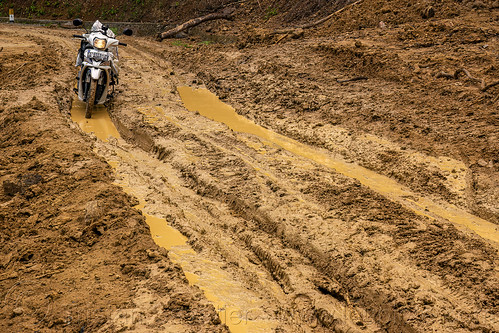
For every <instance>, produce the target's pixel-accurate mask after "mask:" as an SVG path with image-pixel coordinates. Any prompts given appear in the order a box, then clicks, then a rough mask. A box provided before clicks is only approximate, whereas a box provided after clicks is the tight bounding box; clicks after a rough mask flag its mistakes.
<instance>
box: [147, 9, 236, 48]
mask: <svg viewBox="0 0 499 333" xmlns="http://www.w3.org/2000/svg"><path fill="white" fill-rule="evenodd" d="M233 13H234V9H232V8H227V9H225V10H224V11H222V12H220V13H211V14H208V15H205V16H201V17H197V18H195V19H192V20H189V21H187V22H185V23H182V24H180V25H178V26H176V27H175V28H173V29H170V30H168V31H165V32H162V33H160V34H158V36H157V38H158V40H160V41H161V40H163V39H165V38H171V37H175V35H177V34H178V33H179V32H182V31H184V30H187V29H189V28H192V27H195V26H196V25H198V24H201V23H203V22H206V21H213V20H232V19H233V15H232V14H233Z"/></svg>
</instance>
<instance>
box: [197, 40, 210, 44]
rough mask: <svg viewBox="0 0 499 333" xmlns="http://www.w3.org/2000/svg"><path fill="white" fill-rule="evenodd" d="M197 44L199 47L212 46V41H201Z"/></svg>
mask: <svg viewBox="0 0 499 333" xmlns="http://www.w3.org/2000/svg"><path fill="white" fill-rule="evenodd" d="M198 44H200V45H210V44H213V41H211V40H203V41H202V42H199V43H198Z"/></svg>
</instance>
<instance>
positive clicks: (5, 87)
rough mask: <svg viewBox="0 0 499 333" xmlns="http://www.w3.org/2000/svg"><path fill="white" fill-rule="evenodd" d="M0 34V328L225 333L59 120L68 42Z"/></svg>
mask: <svg viewBox="0 0 499 333" xmlns="http://www.w3.org/2000/svg"><path fill="white" fill-rule="evenodd" d="M16 30H17V31H16ZM0 31H1V37H0V45H1V46H2V47H3V50H2V51H1V52H0V96H1V97H0V99H1V105H0V140H1V144H0V150H1V154H0V184H1V186H2V187H1V189H0V244H1V245H0V267H1V270H0V302H1V304H2V306H1V310H0V330H1V331H2V332H14V331H16V332H17V331H43V332H46V331H54V332H55V331H57V332H62V331H64V332H75V331H78V332H83V331H85V332H90V331H93V332H95V331H97V330H98V329H103V328H102V327H103V325H105V326H104V327H107V328H104V329H103V330H104V331H108V332H109V331H113V330H121V329H131V328H136V329H139V328H141V327H142V328H147V327H148V326H147V325H151V324H153V327H155V328H156V329H169V328H172V327H176V328H178V329H180V330H184V331H187V330H194V329H195V330H198V331H203V332H204V331H206V332H208V331H211V332H223V331H226V330H225V329H224V328H223V327H222V326H221V325H219V323H220V319H219V318H218V316H217V314H216V312H215V310H214V308H213V306H212V305H211V304H209V303H208V302H207V301H206V300H205V299H204V297H203V296H202V294H201V292H200V291H199V290H198V289H196V288H193V287H190V286H189V285H188V284H187V281H186V279H185V277H184V275H183V272H182V269H181V268H180V267H179V266H178V265H175V264H173V263H172V262H171V261H170V259H169V258H168V254H167V253H166V251H164V250H161V249H160V248H158V247H157V246H156V245H155V244H154V242H153V240H152V238H151V235H150V232H149V228H148V226H147V225H146V224H145V222H144V217H143V216H142V215H141V214H140V213H139V212H138V211H137V210H136V209H134V208H133V206H134V205H136V204H137V202H136V201H135V199H134V198H132V197H130V196H128V195H126V194H125V193H123V191H122V190H121V189H120V188H119V187H117V186H115V185H113V184H112V182H113V174H112V170H111V168H110V166H109V165H108V164H107V163H105V161H103V160H102V159H101V158H99V157H97V156H96V155H95V154H94V153H93V152H92V141H91V140H89V139H88V138H86V137H84V136H82V135H81V133H80V131H78V130H76V128H75V126H74V125H72V126H71V125H70V122H69V121H68V118H67V117H66V116H65V114H63V113H61V112H60V110H61V109H63V110H68V109H69V96H70V91H69V87H70V82H71V81H72V79H73V75H74V74H73V73H72V69H71V62H72V58H73V57H72V56H73V55H74V52H73V49H72V46H73V45H72V44H73V43H72V42H71V41H70V39H69V38H67V36H64V37H62V38H61V37H59V38H56V39H54V38H53V37H52V38H50V37H49V38H47V37H46V36H44V33H43V32H41V31H38V30H37V29H25V28H23V27H20V26H16V27H15V28H14V27H13V26H11V25H1V26H0ZM66 38H67V39H66ZM144 295H146V296H147V300H148V301H147V303H146V304H145V305H144V304H143V303H141V302H140V301H139V299H144V297H145V296H144ZM149 301H150V303H149ZM119 311H121V312H119ZM116 313H121V319H119V320H115V321H114V322H111V321H110V318H111V317H113V316H115V314H116Z"/></svg>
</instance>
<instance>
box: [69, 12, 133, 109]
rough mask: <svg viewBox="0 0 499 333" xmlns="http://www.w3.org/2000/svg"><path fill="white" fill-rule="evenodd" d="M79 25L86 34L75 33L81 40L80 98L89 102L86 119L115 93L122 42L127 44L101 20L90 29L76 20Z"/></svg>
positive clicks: (79, 62)
mask: <svg viewBox="0 0 499 333" xmlns="http://www.w3.org/2000/svg"><path fill="white" fill-rule="evenodd" d="M73 25H74V26H75V27H79V26H82V27H83V28H84V29H85V31H86V34H83V35H73V37H74V38H78V39H80V40H81V45H80V49H79V51H78V55H77V58H76V65H75V66H76V67H80V70H79V72H78V76H77V77H76V80H77V88H75V92H76V94H77V95H78V99H79V100H80V101H82V102H84V103H86V108H85V118H91V117H92V111H93V109H94V107H95V106H96V105H97V104H104V103H105V102H107V101H108V100H109V99H110V98H112V97H113V96H114V87H115V85H117V84H118V74H119V68H118V62H119V57H118V45H121V46H127V44H125V43H121V42H120V41H119V40H117V39H116V38H115V37H116V35H115V34H114V32H113V31H112V30H111V29H109V28H108V27H107V26H105V25H103V24H102V23H101V22H99V21H98V20H97V21H95V23H94V24H93V25H92V28H91V29H90V32H89V31H88V30H87V29H86V28H85V27H84V26H83V21H82V20H80V19H75V20H74V21H73ZM132 33H133V32H132V30H131V29H125V30H124V31H123V34H124V35H126V36H131V35H132Z"/></svg>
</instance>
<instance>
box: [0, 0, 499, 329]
mask: <svg viewBox="0 0 499 333" xmlns="http://www.w3.org/2000/svg"><path fill="white" fill-rule="evenodd" d="M377 4H378V3H377V2H375V1H365V6H367V7H362V6H356V7H352V9H351V12H349V13H347V14H345V15H346V16H347V17H348V15H350V17H351V18H352V20H351V21H353V20H354V19H355V18H356V17H357V16H356V15H359V14H358V13H359V12H362V11H363V10H364V11H365V12H366V13H369V10H373V9H372V8H374V10H375V11H376V10H380V15H381V16H380V17H384V16H383V15H385V16H386V15H391V14H390V13H392V12H393V8H392V9H391V10H392V11H388V9H383V10H382V9H380V8H378V7H379V6H378V5H377ZM464 5H466V4H464ZM464 5H455V6H457V7H455V8H457V9H459V10H462V11H463V12H462V13H461V12H457V13H458V14H460V15H458V16H456V15H450V14H449V11H450V10H449V11H447V12H445V10H444V9H442V10H441V12H440V13H442V12H444V13H446V14H445V15H443V14H440V13H439V12H438V11H437V16H436V18H434V19H432V20H430V21H425V20H422V19H421V18H420V17H419V16H418V15H413V16H410V15H408V16H407V17H406V18H405V19H404V20H405V21H404V20H401V21H400V22H391V21H390V20H389V19H388V20H387V19H385V20H386V22H387V24H388V26H387V27H385V28H380V27H379V26H377V24H378V23H379V22H377V19H376V21H373V22H375V23H374V24H375V26H372V24H371V23H369V22H367V23H366V24H369V25H368V26H365V27H361V29H359V26H358V25H353V24H352V26H348V25H347V24H344V25H343V26H344V27H345V28H344V30H346V31H339V30H340V28H339V26H336V25H334V24H332V25H330V26H329V25H325V26H323V27H321V28H320V29H317V30H314V31H310V32H307V33H306V34H305V36H304V37H302V38H300V39H292V38H291V36H289V37H286V38H282V39H280V38H281V37H282V36H281V37H279V36H277V37H276V36H274V35H272V34H269V33H268V31H261V30H258V31H256V30H251V31H250V30H248V31H249V32H248V36H246V37H240V39H239V40H238V42H235V43H229V44H226V43H222V42H215V43H203V41H204V40H205V39H206V38H208V37H209V34H206V31H204V32H203V34H201V35H197V37H196V35H193V38H192V39H184V40H182V41H177V42H176V43H171V42H168V41H165V42H163V43H159V42H155V41H153V40H152V39H151V38H149V39H148V38H130V39H127V40H126V41H125V42H128V43H129V46H128V47H127V48H122V50H120V52H121V55H122V57H123V60H122V61H121V66H122V73H123V74H122V76H121V78H120V82H121V85H120V88H119V94H118V96H117V98H116V99H115V100H114V101H113V103H112V105H111V106H110V108H109V112H110V115H111V118H112V120H113V122H114V124H115V125H116V127H117V129H118V130H119V132H120V134H121V136H122V137H123V138H124V139H125V141H126V142H125V141H120V140H110V141H109V142H107V143H105V142H101V141H100V140H97V139H95V137H92V136H90V137H87V136H86V135H84V134H83V133H81V132H80V131H79V130H78V128H77V126H75V125H74V124H72V123H71V121H70V120H69V117H68V112H69V104H70V103H69V100H68V96H70V92H69V91H70V88H71V85H72V83H73V82H72V80H73V75H74V74H73V73H72V72H71V70H70V64H71V61H72V57H71V53H72V52H70V51H72V50H73V49H75V48H76V42H73V41H71V40H70V38H69V36H70V35H71V32H68V31H62V30H56V29H53V30H50V29H42V28H24V27H19V29H17V30H16V29H12V28H11V26H8V25H1V26H0V29H1V31H2V35H1V36H0V42H2V43H3V42H4V40H14V39H16V37H22V39H23V40H24V41H23V43H32V44H33V45H35V46H38V47H40V50H39V51H40V54H39V55H38V56H37V57H35V58H36V59H38V64H37V63H36V62H35V63H34V62H33V61H30V59H29V57H32V58H33V57H34V56H33V54H29V53H26V54H24V53H23V52H20V53H17V54H15V55H14V54H10V55H9V54H8V53H4V52H2V53H0V57H2V62H1V67H0V70H1V73H2V75H1V76H0V80H1V81H0V83H1V87H2V89H1V90H0V94H1V95H2V103H3V105H2V113H1V114H0V116H1V117H2V118H3V119H2V120H3V121H2V124H4V125H2V127H1V133H2V139H3V140H2V142H3V144H2V152H4V151H5V153H3V154H2V159H1V160H0V161H1V163H2V164H1V165H2V169H1V172H2V173H1V174H0V177H1V178H0V180H1V181H2V183H3V193H1V195H2V196H1V197H0V198H1V203H0V205H1V208H2V210H1V214H2V215H1V217H2V238H3V242H2V248H1V251H2V253H1V255H2V262H0V264H1V265H3V266H2V267H3V269H4V271H3V272H2V273H3V275H2V278H1V280H0V285H1V288H2V289H1V291H2V294H1V295H2V296H3V297H4V299H6V300H10V301H11V303H12V302H13V303H14V304H8V305H6V306H4V307H3V308H2V313H1V315H2V317H1V319H0V323H1V325H4V327H6V329H7V330H9V329H10V328H11V327H15V328H19V329H21V328H22V327H23V326H22V325H28V328H33V327H36V325H43V326H41V327H43V328H44V329H46V330H50V329H52V330H56V329H60V330H62V329H64V328H65V327H66V326H65V325H68V326H67V330H68V331H69V330H71V329H72V330H74V329H80V327H82V326H83V325H85V327H87V328H88V329H89V330H98V329H100V330H102V331H106V330H109V329H115V330H119V329H125V330H134V329H135V330H137V331H139V330H140V329H144V328H147V329H150V330H160V329H168V328H169V329H171V330H174V327H175V326H174V325H179V327H180V328H179V329H178V330H177V331H203V332H204V331H210V330H211V331H223V330H225V328H224V327H222V325H219V322H220V320H219V319H218V317H217V316H216V314H215V311H214V308H213V306H211V305H210V304H209V302H208V301H207V300H206V298H205V295H203V293H202V292H200V291H199V290H198V289H196V287H190V286H188V285H187V282H186V280H185V278H184V277H183V273H182V268H180V267H179V266H178V265H176V264H173V263H172V262H171V261H170V260H169V259H168V254H167V252H166V251H163V250H161V249H160V248H158V247H157V246H156V245H155V244H154V242H153V241H152V239H151V237H150V234H149V232H148V230H147V229H148V228H147V226H146V225H145V223H144V219H143V218H142V216H141V215H140V214H139V213H138V212H137V210H135V209H133V206H134V205H135V204H136V203H137V202H134V199H133V198H132V197H130V196H127V195H126V194H124V193H123V192H122V191H121V190H120V189H118V188H117V187H116V186H115V185H112V182H113V177H115V176H113V173H112V172H111V169H110V168H109V167H108V166H107V165H106V164H105V162H104V161H105V160H108V161H111V160H112V161H114V162H116V163H117V164H118V165H119V166H118V167H117V171H118V175H120V176H118V178H126V181H127V182H128V183H129V184H133V185H134V187H135V188H136V189H137V191H140V192H141V194H142V195H143V196H144V198H145V207H144V209H145V211H147V212H148V213H151V214H153V213H154V214H156V215H158V216H162V217H164V218H165V219H166V220H167V221H168V223H169V224H171V225H172V226H174V227H175V228H176V229H178V230H180V231H181V232H182V234H184V235H185V236H186V237H187V238H188V242H189V244H190V245H191V246H192V248H193V249H195V251H196V252H197V253H198V254H199V255H200V256H202V257H204V258H206V260H212V261H216V262H219V263H220V268H221V269H222V270H223V271H224V272H225V273H226V275H227V276H229V277H230V278H228V279H230V280H232V281H238V282H239V283H240V284H241V285H243V286H244V287H243V289H244V288H246V292H247V293H248V295H250V294H251V295H252V296H251V297H254V298H255V299H259V300H260V301H261V303H258V304H256V303H255V307H254V308H251V309H245V310H246V311H249V310H251V313H253V314H255V313H256V314H257V317H259V318H264V319H265V320H266V321H267V322H270V323H272V325H269V326H268V327H266V328H263V329H262V330H261V331H262V332H268V331H275V332H385V331H386V332H427V331H438V332H471V331H478V332H493V331H498V330H499V322H498V321H497V311H498V309H497V306H498V298H497V295H498V289H497V288H498V287H497V286H498V285H499V283H498V271H497V259H498V257H497V248H498V245H497V243H495V242H493V241H489V240H486V239H484V238H482V237H480V236H478V235H477V234H475V233H474V232H473V231H470V230H468V229H466V228H464V229H463V228H460V227H457V226H456V225H455V224H453V223H452V222H450V221H448V220H445V219H444V218H437V219H434V218H431V217H428V216H425V215H422V214H416V213H415V212H414V211H413V210H412V209H410V207H407V206H404V205H402V204H400V203H399V202H395V201H393V200H390V199H389V198H387V197H384V196H383V195H381V194H379V193H378V192H376V191H374V190H372V189H371V188H369V187H367V186H365V185H363V184H362V183H360V182H359V181H358V180H356V179H353V178H350V177H347V176H345V175H344V174H341V173H339V172H336V171H335V170H334V169H331V168H328V167H327V166H325V165H323V164H320V163H317V162H314V161H312V160H310V159H307V158H305V157H302V156H299V155H297V154H294V153H292V152H290V151H288V150H286V149H283V148H282V147H279V146H278V145H276V144H272V143H269V142H266V141H265V140H262V139H260V138H258V137H257V136H254V135H251V134H245V133H242V132H238V131H237V130H231V129H230V128H229V127H228V126H226V125H224V124H221V123H218V122H215V121H212V120H210V119H208V118H206V117H204V116H202V115H200V114H199V113H197V112H192V111H188V110H187V109H186V108H185V107H184V105H183V103H182V100H181V99H180V96H179V94H178V91H177V87H179V86H185V85H187V86H191V87H195V88H202V87H207V88H209V89H210V90H212V91H214V92H216V93H217V94H218V95H219V96H220V97H221V98H222V99H223V100H224V101H226V102H228V103H229V104H231V105H233V106H234V107H235V108H236V111H237V112H238V113H239V114H242V115H244V116H245V117H247V118H249V119H251V120H253V121H254V122H255V123H257V124H259V125H261V126H263V127H266V128H268V129H272V130H273V131H275V132H278V133H281V134H283V135H286V136H288V137H291V138H293V139H295V140H297V141H299V142H302V143H305V144H307V145H309V146H311V147H313V149H317V151H318V152H320V153H321V154H327V155H328V156H331V158H337V159H340V160H342V161H346V162H349V163H355V164H358V165H361V166H363V167H365V168H367V169H370V170H373V171H375V172H377V173H379V174H381V175H385V176H388V177H390V178H392V179H395V180H396V181H397V182H399V183H400V184H402V185H405V186H407V187H408V188H410V189H411V190H412V191H413V192H414V193H416V194H417V195H421V196H424V197H426V198H429V199H430V200H433V201H434V202H436V203H441V204H444V203H445V204H452V205H455V206H457V207H459V208H460V209H462V210H463V211H466V212H468V213H471V214H475V215H477V216H480V217H481V218H483V219H484V220H487V221H489V222H492V223H497V222H498V211H499V207H498V206H497V202H499V193H498V192H497V189H498V187H497V184H498V174H499V172H498V166H499V164H498V163H499V161H498V160H497V156H498V154H497V153H498V145H497V135H498V123H497V120H498V119H497V117H498V116H497V111H498V110H497V105H498V104H497V98H496V96H497V89H498V88H497V87H498V86H495V87H492V88H490V89H487V90H486V91H481V90H480V84H479V83H478V82H475V81H474V80H473V79H469V78H467V77H465V76H463V75H462V74H461V76H458V77H457V79H446V78H437V77H435V74H438V73H439V72H440V71H444V72H448V73H453V72H454V71H455V70H456V69H459V68H466V69H467V70H468V71H469V73H470V74H471V76H472V77H476V78H480V79H484V80H485V82H486V83H487V84H488V83H490V82H494V80H497V68H498V66H499V64H498V63H497V61H498V59H497V48H498V46H499V44H498V39H497V38H498V37H497V33H498V31H497V12H496V11H495V12H494V11H493V10H490V11H488V12H486V13H485V12H481V11H469V12H467V11H464V10H463V9H460V8H461V7H459V6H464ZM462 8H465V7H462ZM437 9H440V7H437ZM457 9H456V10H457ZM491 14H492V15H491ZM439 15H441V16H439ZM414 17H417V18H414ZM348 22H350V21H348ZM408 22H410V23H408ZM220 24H221V25H220V26H219V25H218V23H217V24H215V23H214V24H213V25H212V26H211V29H210V30H211V31H212V32H213V31H214V32H217V33H220V34H221V33H222V32H223V33H225V34H230V33H231V31H232V30H231V29H233V30H234V29H242V28H241V27H240V26H238V23H237V22H232V23H231V22H224V23H220ZM198 33H199V31H198ZM199 36H201V37H199ZM212 38H213V39H214V40H218V39H217V38H218V36H212ZM468 39H469V41H468ZM220 40H223V38H222V39H220ZM55 44H59V46H55ZM485 45H486V47H485ZM19 47H20V48H22V47H23V46H22V45H21V46H19ZM24 47H25V48H28V47H30V45H25V46H24ZM49 48H52V49H55V50H56V52H50V53H49V52H43V51H44V50H47V49H49ZM4 51H5V50H4ZM46 54H50V56H45V55H46ZM4 59H5V60H6V61H3V60H4ZM186 59H188V61H186ZM7 60H8V61H7ZM59 65H60V66H59ZM49 66H53V69H50V68H49ZM58 68H62V69H58ZM54 71H55V74H54ZM23 73H24V74H23ZM33 73H38V75H37V76H36V77H37V78H36V80H35V83H36V82H38V83H37V84H34V83H33V79H30V78H32V77H33V75H32V74H33ZM49 74H50V75H51V76H50V77H49V76H48V75H49ZM358 76H365V77H367V80H361V81H352V82H346V83H339V82H337V81H336V79H345V78H353V77H358ZM9 78H10V79H9ZM21 80H22V81H21ZM7 125H8V126H7ZM92 148H94V150H93V151H92ZM95 154H98V156H99V157H97V156H96V155H95ZM118 181H123V179H118ZM82 188H84V189H85V191H78V189H82ZM495 232H497V229H496V231H495ZM196 274H198V275H199V276H200V277H202V276H203V268H202V267H201V268H199V270H198V271H197V272H196ZM118 277H119V278H118ZM33 280H34V281H36V283H32V281H33ZM24 281H30V283H31V284H30V283H27V282H24ZM23 283H24V284H25V286H26V288H27V289H26V290H29V291H30V293H29V297H28V296H26V298H25V301H24V303H23V305H21V306H18V305H17V303H16V302H15V301H13V299H14V296H15V295H14V293H13V292H12V291H10V290H16V287H17V286H20V285H21V284H23ZM30 288H31V289H30ZM90 288H91V289H90ZM99 288H100V289H99ZM87 290H91V292H90V291H87ZM178 293H180V294H181V295H182V297H176V295H178ZM16 295H19V292H18V293H17V294H16ZM23 295H24V294H23ZM144 295H148V297H149V298H147V297H144ZM179 298H180V299H181V301H179V302H173V300H177V299H179ZM23 299H24V298H23ZM88 299H91V300H92V302H88ZM144 299H145V300H146V301H144ZM134 300H135V302H134ZM149 300H150V301H149ZM168 300H170V301H168ZM47 304H51V305H52V307H50V309H51V311H46V312H47V313H49V315H48V316H45V313H46V312H40V311H38V310H37V309H39V307H40V306H42V305H43V306H46V305H47ZM75 304H77V305H78V306H76V305H75ZM151 304H152V305H151ZM55 305H57V306H55ZM169 305H171V306H169ZM71 306H74V307H78V308H81V309H86V310H88V311H91V312H92V314H93V316H92V318H91V319H86V320H87V321H84V322H83V321H80V322H78V325H79V326H78V325H77V324H76V323H75V321H70V322H69V324H68V323H67V320H68V319H67V312H68V311H69V312H70V310H68V309H72V308H71ZM19 307H22V309H23V310H22V311H21V312H19V309H18V308H19ZM14 309H17V310H14ZM127 309H128V310H130V311H129V312H127V311H124V310H127ZM64 311H66V312H64ZM96 313H98V314H99V315H98V316H96V315H95V314H96ZM120 314H121V316H120ZM126 314H128V315H129V316H130V317H132V318H135V317H138V318H139V319H137V323H135V324H134V325H130V324H129V323H128V322H127V321H126V320H122V317H123V316H125V315H126ZM74 317H75V316H74V315H73V318H74ZM30 325H31V326H30ZM71 325H73V326H71ZM127 325H128V326H127ZM241 325H242V328H243V329H244V323H241ZM236 326H237V325H236ZM172 327H173V328H172Z"/></svg>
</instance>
